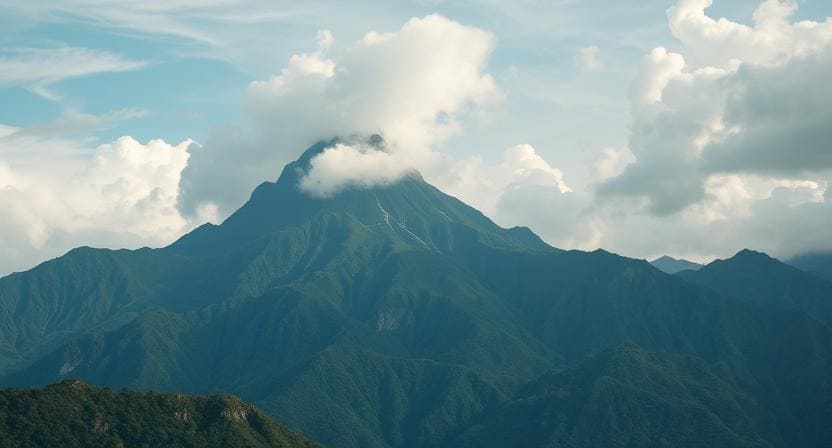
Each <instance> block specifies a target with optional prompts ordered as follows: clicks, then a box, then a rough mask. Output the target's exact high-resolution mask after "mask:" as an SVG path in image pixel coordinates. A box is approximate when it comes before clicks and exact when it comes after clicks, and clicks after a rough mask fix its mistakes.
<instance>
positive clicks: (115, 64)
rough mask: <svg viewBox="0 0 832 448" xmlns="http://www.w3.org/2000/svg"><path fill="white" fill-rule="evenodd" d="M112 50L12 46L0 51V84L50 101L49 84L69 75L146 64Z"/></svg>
mask: <svg viewBox="0 0 832 448" xmlns="http://www.w3.org/2000/svg"><path fill="white" fill-rule="evenodd" d="M147 64H148V63H147V62H146V61H136V60H131V59H127V58H124V57H122V56H121V55H118V54H116V53H112V52H109V51H102V50H94V49H90V48H81V47H68V46H67V47H58V48H14V49H9V50H6V51H4V52H2V53H0V86H22V87H25V88H26V89H29V90H31V91H32V92H34V93H36V94H38V95H40V96H42V97H44V98H48V99H51V100H57V99H59V98H60V95H59V94H58V93H57V92H55V91H53V90H52V86H53V85H54V84H56V83H58V82H60V81H63V80H65V79H70V78H79V77H83V76H89V75H95V74H99V73H111V72H128V71H134V70H139V69H142V68H144V67H145V66H147Z"/></svg>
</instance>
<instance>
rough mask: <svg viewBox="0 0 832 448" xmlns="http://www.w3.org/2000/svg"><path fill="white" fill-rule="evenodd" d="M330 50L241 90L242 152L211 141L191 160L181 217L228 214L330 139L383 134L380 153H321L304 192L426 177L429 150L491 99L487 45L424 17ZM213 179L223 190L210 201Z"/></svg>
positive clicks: (326, 45)
mask: <svg viewBox="0 0 832 448" xmlns="http://www.w3.org/2000/svg"><path fill="white" fill-rule="evenodd" d="M333 43H334V38H333V36H332V35H331V34H330V33H328V32H325V31H324V32H321V33H319V38H318V48H317V50H316V51H315V52H312V53H303V54H296V55H294V56H292V57H291V58H290V59H289V63H288V66H287V67H286V68H284V69H283V70H282V71H281V72H280V73H279V74H277V75H275V76H273V77H271V78H270V79H267V80H263V81H254V82H252V83H251V84H250V85H249V87H248V89H247V91H246V94H245V98H244V108H245V111H246V113H247V117H248V119H247V122H246V123H245V124H243V125H242V126H243V129H244V130H243V131H240V132H241V133H243V134H245V135H246V137H245V140H248V141H249V143H248V144H247V143H245V142H239V141H234V140H233V139H232V140H231V141H227V139H226V138H224V137H217V138H213V139H209V140H208V141H207V142H206V144H205V145H204V147H203V148H201V149H200V151H198V152H194V156H193V159H192V161H191V164H190V165H189V167H188V169H187V170H186V171H185V173H184V176H185V186H186V188H185V191H184V193H185V197H184V205H185V207H186V210H187V209H192V208H194V207H196V206H198V204H201V203H203V202H205V201H214V202H216V203H217V205H218V206H219V208H220V209H221V210H223V211H226V212H227V211H228V210H229V209H231V208H233V207H236V206H237V205H238V204H239V203H240V202H241V200H242V199H243V198H244V197H245V196H246V195H247V194H248V192H249V191H250V190H251V189H252V188H253V186H254V185H256V183H257V182H258V181H260V180H262V179H269V178H271V177H273V176H274V173H276V172H278V171H279V169H280V167H281V166H282V165H283V164H285V163H286V162H288V161H290V160H292V159H293V158H294V156H296V155H297V154H298V151H301V150H302V149H303V148H306V147H308V146H310V145H311V144H313V143H315V142H316V141H319V140H328V139H330V138H332V137H347V136H350V135H355V134H360V135H371V134H375V133H378V134H383V135H384V138H385V142H386V151H383V152H376V151H375V150H374V149H373V148H371V147H362V146H357V147H348V146H346V145H340V146H338V147H336V148H333V149H332V150H329V151H327V152H325V153H324V154H321V155H320V156H319V158H318V159H316V160H315V162H314V163H313V168H312V172H311V173H309V176H308V179H309V180H308V182H307V183H306V184H304V185H305V188H308V189H310V190H315V189H316V188H319V187H320V188H321V189H322V190H320V191H318V193H320V194H332V193H333V192H334V190H336V189H337V188H340V186H344V185H351V184H356V185H366V184H371V183H374V182H388V181H391V180H393V179H395V178H396V177H397V176H400V175H401V174H403V173H404V172H406V171H407V170H408V169H413V168H419V169H423V170H426V171H430V170H431V166H432V165H433V164H436V163H440V161H439V158H440V157H439V156H438V155H437V154H436V153H435V152H434V146H435V145H436V144H437V143H439V142H441V141H444V140H446V139H447V138H449V137H451V136H453V135H455V134H457V133H458V132H459V131H460V129H461V127H462V124H461V122H460V120H461V118H462V117H463V116H470V115H471V114H474V113H476V112H477V111H478V110H480V109H481V108H482V107H483V106H484V105H485V104H487V103H489V102H491V101H495V100H498V99H499V91H498V89H497V87H496V85H495V82H494V80H493V78H492V77H491V75H489V74H488V73H487V72H485V66H486V62H487V60H488V57H489V55H490V54H491V51H492V50H493V48H494V36H493V35H492V34H490V33H488V32H486V31H483V30H481V29H478V28H474V27H469V26H465V25H462V24H460V23H458V22H455V21H453V20H449V19H447V18H445V17H442V16H439V15H429V16H426V17H422V18H413V19H411V20H409V21H407V22H406V23H405V24H404V25H402V27H401V28H400V29H398V30H397V31H394V32H376V31H370V32H368V33H366V34H365V35H364V36H363V37H362V38H361V39H360V40H358V41H357V42H355V43H353V44H351V45H348V46H347V47H346V49H345V50H344V52H343V54H341V55H340V57H339V58H337V59H334V58H330V57H329V56H328V50H329V49H330V47H331V46H332V45H333ZM252 136H253V137H252ZM252 140H253V141H252ZM230 145H234V147H232V148H230V147H229V146H230ZM218 161H224V162H227V163H218ZM316 170H323V172H322V173H318V172H316ZM218 176H222V178H224V179H226V182H224V184H223V187H222V188H223V189H225V190H230V191H231V192H230V193H228V192H227V193H226V194H225V195H224V196H222V197H219V198H218V197H217V195H215V194H213V193H214V185H213V184H214V180H215V179H217V178H218ZM324 177H325V179H324ZM217 201H218V202H217Z"/></svg>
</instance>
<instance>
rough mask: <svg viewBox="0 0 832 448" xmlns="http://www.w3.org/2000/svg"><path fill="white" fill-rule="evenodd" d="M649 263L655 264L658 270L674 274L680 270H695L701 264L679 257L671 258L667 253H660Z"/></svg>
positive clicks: (700, 266)
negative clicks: (660, 254)
mask: <svg viewBox="0 0 832 448" xmlns="http://www.w3.org/2000/svg"><path fill="white" fill-rule="evenodd" d="M650 264H652V265H653V266H655V267H656V268H657V269H659V270H660V271H663V272H666V273H668V274H675V273H677V272H682V271H687V270H691V271H697V270H699V269H701V268H702V266H703V265H701V264H699V263H694V262H692V261H688V260H684V259H680V258H673V257H669V256H667V255H662V256H661V257H659V258H656V259H655V260H653V261H651V262H650Z"/></svg>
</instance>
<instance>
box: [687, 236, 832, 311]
mask: <svg viewBox="0 0 832 448" xmlns="http://www.w3.org/2000/svg"><path fill="white" fill-rule="evenodd" d="M678 275H679V276H680V277H682V278H684V279H686V280H688V281H691V282H694V283H696V284H698V285H701V286H704V287H707V288H711V289H713V290H715V291H718V292H719V293H720V294H722V295H724V296H727V297H733V298H736V299H738V300H747V301H753V302H755V303H759V304H763V305H768V306H773V307H779V308H788V309H794V310H800V311H803V312H805V313H807V314H809V315H810V316H812V317H814V318H816V319H818V320H820V321H821V322H824V323H826V324H827V325H832V282H827V281H825V280H822V279H821V278H819V277H817V276H815V275H812V274H809V273H806V272H804V271H801V270H800V269H797V268H794V267H792V266H789V265H787V264H785V263H782V262H780V261H778V260H777V259H775V258H772V257H770V256H768V255H766V254H764V253H762V252H755V251H753V250H748V249H744V250H742V251H740V252H738V253H737V254H736V255H734V256H733V257H731V258H729V259H727V260H716V261H714V262H712V263H710V264H708V265H707V266H705V267H704V268H702V269H700V270H698V271H695V272H694V271H685V272H680V273H679V274H678Z"/></svg>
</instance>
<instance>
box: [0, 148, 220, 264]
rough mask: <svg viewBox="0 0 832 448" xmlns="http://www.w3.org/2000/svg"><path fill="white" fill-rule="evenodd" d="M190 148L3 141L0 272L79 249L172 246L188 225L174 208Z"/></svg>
mask: <svg viewBox="0 0 832 448" xmlns="http://www.w3.org/2000/svg"><path fill="white" fill-rule="evenodd" d="M190 144H191V142H190V141H184V142H182V143H179V144H178V145H171V144H168V143H166V142H164V141H161V140H151V141H149V142H147V143H140V142H138V141H136V140H134V139H133V138H130V137H121V138H119V139H118V140H116V141H114V142H111V143H108V144H104V145H99V146H98V147H95V148H92V149H91V148H88V147H87V146H86V145H85V144H84V143H83V142H78V141H72V140H63V139H56V138H49V139H42V138H40V137H32V136H31V135H26V134H25V133H22V134H18V133H14V132H13V133H9V135H6V136H5V137H2V138H0V211H2V213H3V216H4V219H3V220H0V221H2V222H0V251H2V252H3V253H4V254H5V255H4V257H3V259H2V260H0V273H7V272H9V271H11V270H16V269H20V268H23V267H31V266H32V265H34V264H36V263H37V262H39V261H43V260H45V259H47V258H51V257H54V256H58V255H60V254H62V253H63V252H65V251H66V250H68V249H70V248H72V247H76V246H80V245H99V246H108V247H110V246H116V247H125V246H126V247H140V246H143V245H151V246H158V245H163V244H167V243H169V242H171V241H172V240H173V239H175V238H176V237H178V236H179V235H181V233H182V232H183V231H185V230H187V229H188V227H189V225H190V224H189V221H188V220H187V219H186V218H185V217H183V216H182V215H181V214H180V213H179V210H178V208H177V201H178V195H179V180H180V174H181V172H182V170H183V169H184V168H185V165H186V164H187V162H188V157H189V154H188V146H189V145H190ZM44 160H48V161H49V163H45V162H44ZM200 218H205V217H200Z"/></svg>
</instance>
